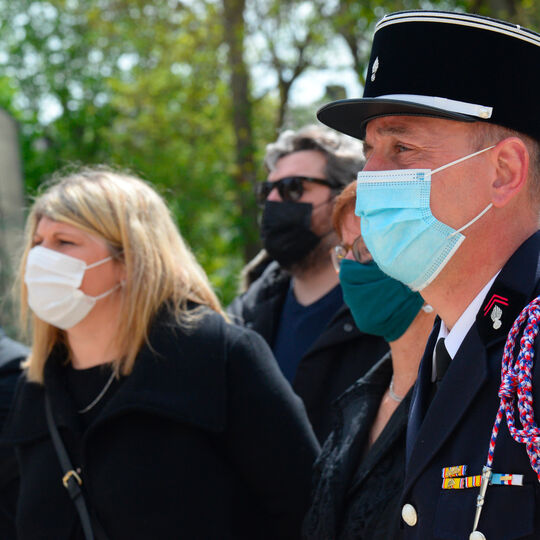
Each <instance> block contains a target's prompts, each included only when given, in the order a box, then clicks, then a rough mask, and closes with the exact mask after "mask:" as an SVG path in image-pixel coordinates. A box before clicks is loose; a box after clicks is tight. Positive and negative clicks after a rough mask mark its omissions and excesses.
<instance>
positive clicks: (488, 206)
mask: <svg viewBox="0 0 540 540" xmlns="http://www.w3.org/2000/svg"><path fill="white" fill-rule="evenodd" d="M495 146H497V145H496V144H493V145H492V146H488V147H487V148H484V149H482V150H478V152H475V153H474V154H469V155H468V156H465V157H462V158H459V159H456V160H455V161H452V162H450V163H447V164H446V165H443V166H442V167H439V168H438V169H435V170H434V171H431V174H432V175H433V174H435V173H437V172H440V171H443V170H444V169H447V168H448V167H451V166H452V165H456V164H458V163H461V162H462V161H466V160H467V159H470V158H473V157H474V156H478V155H479V154H482V153H483V152H487V151H488V150H491V149H492V148H495ZM492 206H493V203H489V204H488V205H487V206H486V207H485V208H484V209H483V210H482V211H481V212H480V213H479V214H478V215H477V216H476V217H474V218H473V219H471V221H469V222H468V223H465V225H463V227H460V228H459V229H458V230H457V231H454V232H453V233H452V234H450V235H449V236H448V238H452V236H455V235H456V234H459V233H460V232H462V231H464V230H465V229H466V228H467V227H470V226H471V225H472V224H473V223H474V222H475V221H478V220H479V219H480V218H481V217H482V216H483V215H484V214H485V213H486V212H487V211H488V210H490V209H491V207H492Z"/></svg>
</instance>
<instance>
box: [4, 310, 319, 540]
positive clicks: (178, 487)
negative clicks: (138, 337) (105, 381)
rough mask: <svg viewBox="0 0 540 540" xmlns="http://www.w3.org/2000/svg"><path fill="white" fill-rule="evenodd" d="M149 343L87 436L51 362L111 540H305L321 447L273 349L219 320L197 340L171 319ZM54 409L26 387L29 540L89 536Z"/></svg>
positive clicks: (19, 432) (69, 436) (92, 498)
mask: <svg viewBox="0 0 540 540" xmlns="http://www.w3.org/2000/svg"><path fill="white" fill-rule="evenodd" d="M150 342H151V346H152V348H149V347H148V346H144V347H143V349H142V350H141V352H140V353H139V355H138V357H137V359H136V362H135V366H134V369H133V371H132V373H131V374H130V375H129V376H128V377H126V378H125V380H124V381H123V382H122V384H121V385H120V386H119V387H118V389H117V390H116V392H115V393H114V394H113V395H112V396H111V398H110V400H109V401H108V402H107V403H106V405H105V406H104V408H103V410H102V411H101V412H100V414H99V415H98V417H97V418H96V419H95V421H94V422H93V423H91V424H90V426H89V427H88V428H87V429H86V431H85V432H84V435H83V436H82V437H81V436H80V435H79V424H78V418H77V413H76V412H75V411H74V406H73V403H72V402H71V398H70V396H69V394H68V393H67V392H66V388H65V386H64V377H63V375H64V372H65V368H64V367H63V362H62V360H63V358H58V357H57V356H55V355H54V354H53V355H52V356H51V357H50V358H49V359H48V360H47V365H46V370H45V388H46V389H47V392H49V394H50V396H51V402H52V408H53V413H54V416H55V419H56V422H57V425H58V428H59V431H60V434H61V436H62V438H63V440H64V443H65V445H66V448H67V449H68V452H69V454H70V457H71V459H72V462H73V465H74V466H75V467H77V466H79V467H80V468H81V470H82V473H81V476H82V479H83V487H84V490H85V493H86V497H87V500H88V501H89V503H90V506H91V507H92V509H93V510H94V511H95V513H96V515H97V517H98V519H99V521H100V523H101V525H102V527H103V529H104V530H105V532H106V533H107V535H108V536H109V538H110V539H111V540H124V539H127V538H129V539H141V540H143V539H144V540H148V539H153V540H157V539H163V540H165V539H166V540H170V539H173V538H182V539H201V540H211V539H216V540H218V539H219V540H223V539H246V540H247V539H250V540H252V539H258V538H261V539H267V538H268V539H282V538H297V537H298V536H299V534H300V528H301V520H302V517H303V514H304V512H305V509H306V507H307V503H308V498H309V487H310V477H311V467H312V464H313V461H314V459H315V457H316V454H317V451H318V445H317V442H316V439H315V437H314V435H313V432H312V431H311V428H310V426H309V423H308V419H307V417H306V414H305V411H304V408H303V406H302V403H301V401H300V400H299V399H298V398H297V397H296V396H294V394H293V392H292V391H291V389H290V386H289V385H288V384H287V382H286V380H285V379H284V378H283V377H282V375H281V373H280V372H279V370H278V369H277V367H276V364H275V361H274V360H273V358H272V355H271V352H270V351H269V349H268V347H267V346H266V344H265V343H264V341H263V340H262V339H261V338H260V337H259V336H257V335H256V334H255V333H253V332H249V331H246V330H243V329H240V328H237V327H235V326H232V325H228V324H226V323H225V322H224V321H223V319H222V318H221V317H220V316H219V315H217V314H215V313H212V314H208V315H206V316H205V318H204V319H203V321H202V322H201V324H199V325H198V326H197V328H196V329H195V330H191V331H190V332H187V333H186V332H184V331H182V330H180V329H179V328H178V326H177V325H176V324H175V323H174V322H173V321H172V319H171V318H170V317H169V316H167V317H161V318H160V319H159V321H158V322H157V323H155V324H154V325H153V327H152V329H151V333H150ZM43 403H44V387H43V386H41V385H38V384H35V383H28V382H26V383H24V384H22V385H21V386H20V387H19V389H18V393H17V396H16V401H15V407H14V409H13V411H12V414H11V415H10V418H9V419H8V424H7V427H6V431H5V433H4V440H7V441H8V442H11V443H12V444H15V445H16V451H17V457H18V460H19V463H20V468H21V486H20V496H19V502H18V508H17V530H18V535H19V537H18V538H19V540H30V539H32V540H35V539H36V538H47V539H49V538H50V539H54V540H67V539H73V538H80V537H81V535H80V527H79V522H78V517H77V514H76V512H75V508H74V506H73V504H72V502H71V501H70V500H69V498H68V494H67V492H66V490H65V489H64V488H63V486H62V483H61V477H62V473H61V470H60V467H59V464H58V460H57V457H56V454H55V451H54V448H53V446H52V443H51V440H50V437H49V434H48V430H47V425H46V420H45V415H44V409H43V407H44V405H43Z"/></svg>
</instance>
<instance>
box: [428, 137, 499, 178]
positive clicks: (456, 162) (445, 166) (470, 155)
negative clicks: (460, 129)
mask: <svg viewBox="0 0 540 540" xmlns="http://www.w3.org/2000/svg"><path fill="white" fill-rule="evenodd" d="M496 146H497V145H496V144H494V145H492V146H488V148H484V149H483V150H478V152H475V153H474V154H469V155H468V156H465V157H462V158H459V159H456V160H455V161H451V162H450V163H447V164H446V165H442V166H441V167H439V168H438V169H435V170H434V171H431V174H435V173H438V172H440V171H444V169H447V168H448V167H451V166H452V165H457V164H458V163H461V162H462V161H466V160H467V159H470V158H473V157H474V156H478V155H479V154H482V153H483V152H487V151H488V150H491V149H492V148H495V147H496Z"/></svg>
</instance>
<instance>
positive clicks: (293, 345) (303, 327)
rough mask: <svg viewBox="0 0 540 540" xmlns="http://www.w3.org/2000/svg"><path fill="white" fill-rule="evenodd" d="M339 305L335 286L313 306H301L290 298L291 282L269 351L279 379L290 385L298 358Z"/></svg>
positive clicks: (292, 292) (340, 299)
mask: <svg viewBox="0 0 540 540" xmlns="http://www.w3.org/2000/svg"><path fill="white" fill-rule="evenodd" d="M342 305H343V295H342V293H341V287H340V285H336V286H335V287H334V288H333V289H332V290H331V291H329V292H328V293H326V294H325V295H324V296H323V297H322V298H319V300H317V301H316V302H313V303H312V304H309V305H308V306H303V305H302V304H299V303H298V301H297V300H296V297H295V296H294V291H293V287H292V281H291V286H290V287H289V290H288V292H287V297H286V298H285V303H284V305H283V310H282V312H281V317H280V320H279V326H278V329H277V333H276V339H275V340H274V346H273V347H272V350H273V351H274V355H275V357H276V360H277V362H278V364H279V367H280V368H281V371H282V372H283V375H285V378H286V379H287V380H288V381H289V382H290V383H291V384H292V382H293V380H294V377H295V375H296V370H297V368H298V364H299V363H300V360H301V359H302V356H303V355H304V354H305V353H306V352H307V351H308V349H309V348H310V347H311V346H312V345H313V343H315V340H316V339H317V338H318V337H319V336H320V335H321V334H322V332H323V330H324V328H325V327H326V325H327V324H328V323H329V322H330V319H331V318H332V317H333V316H334V314H335V313H336V311H337V310H338V309H339V308H340V307H341V306H342Z"/></svg>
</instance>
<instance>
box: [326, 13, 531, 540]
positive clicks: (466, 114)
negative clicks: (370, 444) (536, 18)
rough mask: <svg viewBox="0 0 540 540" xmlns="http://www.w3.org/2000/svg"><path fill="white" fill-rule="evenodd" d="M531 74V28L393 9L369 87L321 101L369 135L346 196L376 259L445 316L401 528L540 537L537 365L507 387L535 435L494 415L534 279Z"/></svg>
mask: <svg viewBox="0 0 540 540" xmlns="http://www.w3.org/2000/svg"><path fill="white" fill-rule="evenodd" d="M539 88H540V35H538V34H536V33H534V32H531V31H528V30H526V29H523V28H521V27H519V26H515V25H512V24H509V23H505V22H502V21H494V20H492V19H488V18H484V17H479V16H473V15H468V14H460V13H444V12H433V11H416V12H401V13H395V14H391V15H388V16H386V17H385V18H384V19H382V20H381V21H380V22H379V23H378V25H377V27H376V31H375V37H374V41H373V48H372V52H371V59H370V64H369V69H368V76H367V83H366V87H365V91H364V98H363V99H355V100H343V101H339V102H334V103H331V104H328V105H326V106H325V107H323V108H322V109H321V110H320V111H319V113H318V117H319V119H320V120H321V121H322V122H323V123H325V124H327V125H329V126H330V127H333V128H335V129H337V130H339V131H342V132H344V133H347V134H349V135H352V136H354V137H357V138H360V139H363V140H365V152H366V158H367V162H366V166H365V168H364V171H363V172H361V173H360V174H359V178H358V180H359V181H358V191H357V209H356V210H357V214H358V215H359V216H360V219H361V226H362V234H363V236H364V240H365V243H366V245H367V247H368V249H369V250H370V251H371V253H372V255H373V257H374V259H375V260H376V262H377V263H378V265H379V266H380V267H381V268H382V269H383V270H384V271H385V272H387V273H388V274H389V275H391V276H392V277H394V278H397V279H399V280H401V281H402V282H403V283H406V284H407V285H409V286H410V287H411V288H412V289H414V290H419V291H420V292H421V294H422V296H423V297H424V299H425V300H426V301H427V302H428V303H429V304H431V305H432V306H433V307H434V309H435V311H436V312H437V313H438V314H439V315H440V320H438V321H437V322H436V324H435V327H434V329H433V332H432V335H431V337H430V340H429V342H428V345H427V348H426V352H425V354H424V358H423V360H422V364H421V366H420V371H419V376H418V380H417V384H416V387H415V396H414V398H413V403H412V405H411V411H410V418H409V426H408V433H407V471H406V479H405V489H404V493H403V498H402V510H401V511H402V518H403V523H402V526H403V533H404V537H405V538H408V539H409V538H415V539H430V540H431V539H465V538H470V539H471V540H478V539H482V538H488V539H489V540H495V539H500V540H509V539H513V538H520V539H533V538H535V539H538V538H540V505H539V501H540V483H539V478H540V476H539V475H538V474H537V472H535V471H538V470H539V469H540V467H539V466H538V464H537V463H536V458H537V456H536V452H537V450H538V448H539V446H538V443H536V442H535V439H534V437H535V436H536V431H535V430H534V421H533V418H531V417H530V416H529V417H527V416H526V415H525V414H522V412H523V410H524V407H525V406H526V404H527V403H531V400H532V397H533V396H534V397H535V398H536V402H537V400H538V399H539V398H540V378H539V375H538V370H539V369H540V368H538V366H536V365H535V366H534V369H533V370H532V375H531V382H532V386H533V391H532V394H531V393H530V392H529V391H528V389H527V385H526V380H521V381H520V384H517V377H516V378H514V379H512V377H508V376H505V379H504V387H505V388H504V391H503V392H502V393H503V395H504V396H505V400H506V401H507V402H508V403H513V404H515V409H516V411H515V414H514V417H515V418H516V420H515V423H516V428H518V429H521V428H522V424H523V427H524V428H526V429H525V433H524V434H523V435H524V438H523V439H520V441H523V440H525V441H527V440H529V442H531V443H533V444H531V445H530V446H529V447H528V449H526V446H525V444H523V443H522V442H517V441H516V440H515V439H514V437H513V436H512V434H511V432H510V430H509V428H508V427H507V421H506V418H505V416H504V414H503V417H502V421H501V423H500V425H499V426H498V428H496V429H495V430H494V429H493V428H494V421H495V418H496V415H497V412H498V410H499V403H500V399H499V396H498V392H499V386H500V384H501V363H502V362H503V347H504V344H505V341H506V339H507V335H508V333H509V330H510V328H511V326H512V323H513V321H514V320H515V319H516V317H517V316H518V314H519V313H520V312H521V310H522V309H523V308H524V307H525V306H526V305H527V304H528V303H529V302H530V301H531V300H533V299H535V298H536V297H537V296H538V295H539V294H540V277H539V276H540V270H539V269H540V265H539V253H540V234H539V233H538V232H537V230H538V222H539V214H540V211H539V210H540V144H539V141H540V100H538V97H537V92H538V89H539ZM538 320H540V317H538ZM536 325H537V322H536V321H533V322H532V324H531V328H532V329H534V328H535V327H536ZM517 333H518V337H519V335H520V334H519V332H517ZM443 338H444V339H443ZM531 339H532V341H533V340H534V335H533V336H532V338H531ZM517 343H518V346H517V349H519V339H518V341H517ZM436 344H437V345H436ZM535 349H536V350H537V349H538V347H537V346H533V347H531V351H532V353H534V352H535ZM515 352H516V355H517V351H515ZM510 356H511V355H510ZM506 359H507V358H505V360H506ZM533 360H534V358H533V359H531V358H530V357H527V356H523V357H522V361H523V362H524V363H527V362H531V363H532V362H533ZM509 373H510V374H511V371H510V372H509ZM519 374H520V377H523V378H524V379H526V378H527V373H526V370H525V369H524V368H523V367H520V368H519ZM516 395H519V396H520V397H519V409H520V416H521V422H520V419H519V418H518V400H517V399H516ZM537 410H538V409H537ZM502 412H503V413H504V412H505V410H502ZM493 433H495V435H496V438H495V439H494V438H492V434H493ZM516 438H517V439H519V437H516ZM490 440H492V443H493V444H491V445H490ZM535 444H536V446H535ZM527 450H528V451H529V453H530V455H531V459H530V458H529V455H528V453H527ZM533 466H534V467H535V469H533Z"/></svg>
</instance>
